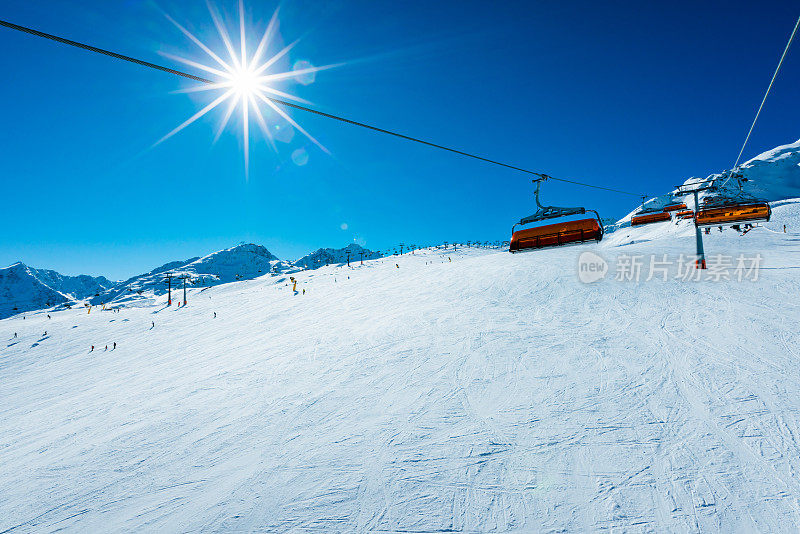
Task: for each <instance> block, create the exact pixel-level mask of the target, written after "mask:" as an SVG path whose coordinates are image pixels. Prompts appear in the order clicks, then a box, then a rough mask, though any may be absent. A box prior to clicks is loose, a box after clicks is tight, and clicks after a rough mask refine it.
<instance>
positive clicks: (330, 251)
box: [294, 243, 381, 269]
mask: <svg viewBox="0 0 800 534" xmlns="http://www.w3.org/2000/svg"><path fill="white" fill-rule="evenodd" d="M348 256H349V257H350V261H355V260H358V261H359V262H360V261H361V258H362V257H363V258H364V259H365V260H366V259H375V258H380V257H381V254H380V253H379V252H375V251H372V250H369V249H366V248H364V247H362V246H361V245H357V244H355V243H351V244H349V245H347V246H346V247H344V248H320V249H317V250H315V251H314V252H312V253H311V254H306V255H305V256H303V257H302V258H300V259H299V260H296V261H295V262H294V265H295V266H297V267H300V268H303V269H317V268H319V267H324V266H326V265H336V264H338V263H347V258H348Z"/></svg>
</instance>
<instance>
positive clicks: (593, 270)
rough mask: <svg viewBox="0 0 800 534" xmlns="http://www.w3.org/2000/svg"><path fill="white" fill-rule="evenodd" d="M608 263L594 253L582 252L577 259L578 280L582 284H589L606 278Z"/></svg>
mask: <svg viewBox="0 0 800 534" xmlns="http://www.w3.org/2000/svg"><path fill="white" fill-rule="evenodd" d="M606 273H608V262H607V261H606V260H605V259H603V257H602V256H599V255H598V254H595V253H594V252H589V251H588V250H587V251H586V252H582V253H581V255H580V256H579V257H578V279H579V280H580V281H581V282H583V283H584V284H591V283H592V282H597V281H598V280H602V279H603V278H605V277H606Z"/></svg>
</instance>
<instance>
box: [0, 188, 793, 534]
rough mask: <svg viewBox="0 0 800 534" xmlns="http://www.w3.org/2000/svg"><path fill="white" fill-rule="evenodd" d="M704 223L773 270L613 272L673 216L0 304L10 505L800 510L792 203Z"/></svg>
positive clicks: (298, 510)
mask: <svg viewBox="0 0 800 534" xmlns="http://www.w3.org/2000/svg"><path fill="white" fill-rule="evenodd" d="M783 222H788V223H789V232H788V233H785V234H784V233H783V231H782V224H783ZM706 248H707V252H708V254H709V255H712V254H717V253H722V254H730V255H737V254H747V255H753V254H756V253H760V254H761V255H762V257H763V264H762V268H761V270H760V272H759V278H758V280H756V281H753V280H743V281H738V280H736V279H733V280H730V281H724V280H723V281H717V282H714V281H699V282H698V281H682V280H674V279H669V280H668V281H666V282H665V281H663V280H661V279H660V278H654V279H652V280H649V281H645V280H644V278H645V277H644V276H643V277H642V280H641V281H640V282H638V283H636V282H633V281H617V280H615V279H614V278H615V272H614V269H615V265H616V262H617V261H618V260H619V257H620V256H621V255H629V256H634V255H642V256H643V257H645V258H649V256H650V255H651V254H657V255H658V256H659V258H661V255H662V254H668V255H669V257H670V258H671V259H673V260H674V259H675V258H676V257H677V256H678V255H679V254H681V253H685V254H692V253H693V252H694V237H693V232H692V230H691V226H690V223H689V222H687V223H686V224H685V225H683V226H681V225H673V224H672V223H664V226H661V230H659V231H656V230H654V229H653V227H650V228H644V229H642V230H641V231H639V230H638V229H631V228H623V229H621V230H619V231H618V232H615V233H614V234H611V235H609V236H608V238H607V239H606V240H604V241H603V243H601V244H600V245H597V246H586V247H568V248H563V249H557V250H547V251H541V252H534V253H529V254H517V255H511V254H508V253H506V252H500V251H491V250H475V249H460V250H459V251H458V252H453V251H452V250H449V251H447V252H445V251H443V250H427V251H418V252H416V253H415V254H413V255H412V254H405V255H403V256H401V257H391V258H384V259H379V260H372V261H367V262H365V264H364V266H361V265H358V263H357V262H354V265H353V267H352V268H350V269H348V268H347V267H340V266H337V267H334V266H331V267H323V268H320V269H317V270H315V271H308V272H301V273H297V274H295V276H296V277H297V278H298V280H299V281H300V283H299V285H298V291H299V294H297V295H294V294H292V291H291V286H287V285H286V284H287V283H288V282H289V281H288V279H285V278H284V277H282V276H281V277H272V276H264V277H261V278H256V279H254V280H248V281H242V282H235V283H230V284H224V285H220V286H216V287H212V288H208V289H205V290H200V289H193V290H191V291H190V294H189V304H188V306H186V307H181V308H177V307H175V306H172V307H166V306H165V302H164V298H163V297H160V301H159V305H158V306H156V307H140V308H123V309H122V310H121V311H120V312H119V313H113V312H104V311H101V310H99V309H97V308H95V309H93V310H92V312H91V313H90V314H87V313H86V310H85V309H80V310H78V309H73V310H66V311H60V312H56V313H51V315H52V319H47V316H46V314H45V313H33V314H27V315H26V318H25V319H24V320H23V319H22V317H21V316H17V317H13V318H10V319H6V320H3V321H0V340H2V344H1V345H0V384H2V387H0V532H15V533H16V532H28V531H46V532H50V531H56V530H60V529H66V530H69V531H76V532H121V531H128V532H130V531H141V532H195V531H237V532H238V531H244V532H248V531H287V530H294V531H315V532H337V531H383V532H442V531H465V532H476V531H602V530H608V531H632V532H638V531H662V532H663V531H674V532H698V531H706V532H707V531H711V532H733V531H760V532H787V531H797V530H798V529H800V502H799V499H800V333H798V325H799V324H800V301H798V295H800V217H798V210H797V204H796V203H794V204H793V203H786V204H785V205H783V206H778V207H776V208H775V222H773V223H769V224H768V225H766V227H762V228H757V229H755V230H753V231H751V232H750V233H748V234H747V235H745V236H743V237H741V236H739V235H738V234H736V233H735V232H733V231H730V230H726V231H725V232H723V233H719V232H718V231H717V230H716V229H715V230H714V231H713V232H712V233H711V234H710V235H708V236H706ZM584 250H592V251H594V252H595V253H598V254H600V255H601V256H603V257H604V258H606V260H608V262H609V265H610V271H609V273H608V275H607V276H606V279H604V280H602V281H599V282H596V283H594V284H583V283H581V282H579V281H578V279H577V276H576V266H577V258H578V255H579V254H580V253H581V252H582V251H584ZM647 261H648V260H647V259H645V264H646V263H647ZM398 265H399V268H398V267H397V266H398ZM303 289H305V290H306V293H305V294H303V293H302V290H303ZM214 312H216V313H217V317H216V318H214V317H213V314H214ZM152 322H154V323H155V326H154V327H153V326H152ZM45 330H46V331H47V335H43V333H44V331H45ZM14 332H17V333H18V338H16V339H15V338H13V334H14ZM114 342H116V343H117V348H116V350H111V348H112V344H113V343H114ZM106 344H108V347H109V350H108V351H105V350H104V347H105V346H106ZM91 345H94V346H95V349H94V352H89V349H90V346H91Z"/></svg>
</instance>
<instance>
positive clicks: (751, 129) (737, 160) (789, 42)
mask: <svg viewBox="0 0 800 534" xmlns="http://www.w3.org/2000/svg"><path fill="white" fill-rule="evenodd" d="M798 27H800V16H799V17H797V22H796V23H795V25H794V30H792V34H791V35H790V36H789V41H787V43H786V48H784V49H783V54H781V59H780V61H778V66H777V67H775V73H774V74H773V75H772V80H770V82H769V86H768V87H767V91H766V92H765V93H764V98H762V99H761V105H760V106H758V111H756V116H755V118H754V119H753V124H751V125H750V130H749V131H748V132H747V137H745V138H744V143H742V149H741V150H740V151H739V155H738V156H736V163H734V164H733V168H734V169H736V167H737V166H738V165H739V160H740V159H741V158H742V153H743V152H744V147H746V146H747V141H748V140H749V139H750V134H752V133H753V128H755V126H756V121H757V120H758V116H759V115H760V114H761V109H762V108H763V107H764V102H766V101H767V95H769V91H770V89H772V84H773V83H775V78H777V77H778V71H779V70H781V65H783V60H784V58H786V53H787V52H788V51H789V47H790V46H791V45H792V40H794V36H795V34H796V33H797V28H798Z"/></svg>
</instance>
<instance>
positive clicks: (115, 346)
mask: <svg viewBox="0 0 800 534" xmlns="http://www.w3.org/2000/svg"><path fill="white" fill-rule="evenodd" d="M111 350H117V342H116V341H115V342H114V348H113V349H111Z"/></svg>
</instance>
